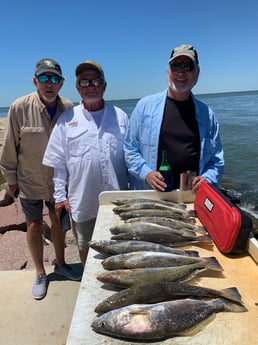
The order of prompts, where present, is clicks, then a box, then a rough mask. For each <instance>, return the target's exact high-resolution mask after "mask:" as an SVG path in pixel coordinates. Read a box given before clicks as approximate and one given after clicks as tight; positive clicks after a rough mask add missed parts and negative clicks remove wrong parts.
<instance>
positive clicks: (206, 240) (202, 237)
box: [196, 235, 212, 243]
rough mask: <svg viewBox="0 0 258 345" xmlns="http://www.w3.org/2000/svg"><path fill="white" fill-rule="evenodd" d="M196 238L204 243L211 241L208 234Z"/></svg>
mask: <svg viewBox="0 0 258 345" xmlns="http://www.w3.org/2000/svg"><path fill="white" fill-rule="evenodd" d="M196 240H197V241H199V242H204V243H212V239H211V238H210V236H209V235H203V236H197V237H196Z"/></svg>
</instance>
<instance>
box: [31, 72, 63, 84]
mask: <svg viewBox="0 0 258 345" xmlns="http://www.w3.org/2000/svg"><path fill="white" fill-rule="evenodd" d="M37 79H38V81H39V82H40V83H47V82H48V81H49V80H50V81H51V83H52V84H59V83H60V81H61V79H62V78H61V77H59V76H58V75H45V74H41V75H39V76H37Z"/></svg>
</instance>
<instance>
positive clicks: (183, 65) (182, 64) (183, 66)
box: [169, 61, 195, 72]
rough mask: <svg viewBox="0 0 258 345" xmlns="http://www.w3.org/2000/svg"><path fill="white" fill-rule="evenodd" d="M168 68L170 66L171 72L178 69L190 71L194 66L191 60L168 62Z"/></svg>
mask: <svg viewBox="0 0 258 345" xmlns="http://www.w3.org/2000/svg"><path fill="white" fill-rule="evenodd" d="M169 65H170V68H171V71H173V72H179V71H184V72H191V71H193V70H194V68H195V65H194V63H193V62H183V61H182V62H178V63H176V62H173V63H170V64H169Z"/></svg>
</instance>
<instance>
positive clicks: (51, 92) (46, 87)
mask: <svg viewBox="0 0 258 345" xmlns="http://www.w3.org/2000/svg"><path fill="white" fill-rule="evenodd" d="M51 77H52V78H51ZM33 82H34V84H35V86H36V88H37V90H38V93H39V97H40V99H41V100H42V102H43V103H44V104H45V105H49V104H52V103H54V102H55V101H56V97H57V95H58V93H59V91H60V89H61V87H62V86H63V82H64V80H63V79H62V78H60V77H59V76H58V75H56V74H55V73H50V72H46V73H43V74H41V75H40V76H37V77H36V76H35V77H33Z"/></svg>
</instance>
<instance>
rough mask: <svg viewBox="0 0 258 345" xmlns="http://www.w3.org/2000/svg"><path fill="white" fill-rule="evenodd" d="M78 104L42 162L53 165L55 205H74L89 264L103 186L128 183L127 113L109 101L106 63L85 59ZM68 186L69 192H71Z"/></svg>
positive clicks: (120, 186)
mask: <svg viewBox="0 0 258 345" xmlns="http://www.w3.org/2000/svg"><path fill="white" fill-rule="evenodd" d="M75 75H76V88H77V90H78V92H79V94H80V96H81V98H82V100H81V102H80V104H79V105H77V106H75V107H74V108H73V109H69V110H68V111H66V112H65V113H64V114H62V116H61V117H60V118H59V119H58V121H57V124H56V126H55V128H54V130H53V132H52V135H51V137H50V140H49V143H48V146H47V150H46V152H45V155H44V159H43V164H45V165H48V166H51V167H54V170H55V172H54V184H55V194H54V197H55V201H56V204H55V207H56V209H57V212H59V213H60V212H61V210H62V208H64V207H65V208H66V210H67V211H71V216H72V219H73V222H74V227H75V232H76V235H77V242H78V249H79V254H80V258H81V262H82V264H83V265H85V262H86V258H87V253H88V242H89V241H90V239H91V236H92V232H93V228H94V224H95V220H96V216H97V212H98V206H99V203H98V197H99V194H100V193H101V192H102V191H107V190H119V189H127V188H128V181H127V168H126V164H125V160H124V153H123V141H124V135H125V131H126V128H127V123H128V119H127V114H126V113H125V112H124V111H122V110H121V109H120V108H118V107H116V106H113V105H111V104H108V103H106V102H105V101H104V99H103V95H104V92H105V90H106V86H107V83H106V80H105V76H104V72H103V69H102V67H101V66H100V65H99V64H98V63H96V62H94V61H85V62H83V63H81V64H79V65H78V66H77V68H76V70H75ZM67 190H68V193H67Z"/></svg>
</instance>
